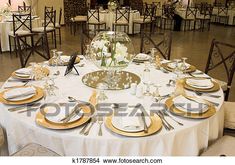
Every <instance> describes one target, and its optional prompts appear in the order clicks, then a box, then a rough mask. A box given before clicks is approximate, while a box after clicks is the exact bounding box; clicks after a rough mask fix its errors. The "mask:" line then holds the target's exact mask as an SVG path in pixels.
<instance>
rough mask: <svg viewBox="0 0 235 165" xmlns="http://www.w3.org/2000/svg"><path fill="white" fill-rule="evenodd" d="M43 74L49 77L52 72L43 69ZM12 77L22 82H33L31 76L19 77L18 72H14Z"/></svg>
mask: <svg viewBox="0 0 235 165" xmlns="http://www.w3.org/2000/svg"><path fill="white" fill-rule="evenodd" d="M43 72H44V73H45V75H47V76H49V74H50V70H49V69H47V68H43ZM11 77H13V78H15V79H20V80H32V77H31V76H30V75H28V76H26V75H22V76H20V75H18V74H16V72H13V73H12V74H11Z"/></svg>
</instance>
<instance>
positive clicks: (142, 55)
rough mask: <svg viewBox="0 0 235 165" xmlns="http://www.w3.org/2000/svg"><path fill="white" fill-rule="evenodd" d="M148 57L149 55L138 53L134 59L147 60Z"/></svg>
mask: <svg viewBox="0 0 235 165" xmlns="http://www.w3.org/2000/svg"><path fill="white" fill-rule="evenodd" d="M149 59H150V56H149V55H147V54H144V53H139V54H137V55H136V56H135V58H134V60H140V61H148V60H149Z"/></svg>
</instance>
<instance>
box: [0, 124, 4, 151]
mask: <svg viewBox="0 0 235 165" xmlns="http://www.w3.org/2000/svg"><path fill="white" fill-rule="evenodd" d="M3 144H4V134H3V130H2V128H1V127H0V149H1V147H2V145H3Z"/></svg>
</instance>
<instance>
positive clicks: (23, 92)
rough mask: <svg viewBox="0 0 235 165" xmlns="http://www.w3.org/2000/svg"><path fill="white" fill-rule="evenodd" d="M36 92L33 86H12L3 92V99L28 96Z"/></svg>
mask: <svg viewBox="0 0 235 165" xmlns="http://www.w3.org/2000/svg"><path fill="white" fill-rule="evenodd" d="M33 94H36V89H35V88H34V87H26V88H14V89H11V90H9V91H7V92H5V93H4V95H3V98H4V99H6V100H7V99H14V98H17V97H22V96H29V95H33Z"/></svg>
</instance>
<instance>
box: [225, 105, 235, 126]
mask: <svg viewBox="0 0 235 165" xmlns="http://www.w3.org/2000/svg"><path fill="white" fill-rule="evenodd" d="M223 106H224V113H225V114H224V127H225V128H229V129H235V102H225V103H224V105H223Z"/></svg>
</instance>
